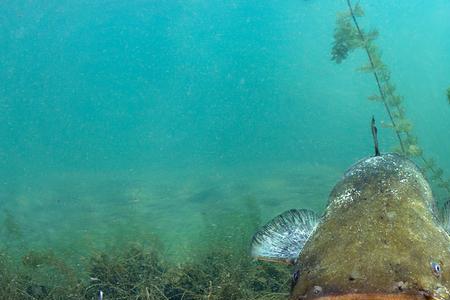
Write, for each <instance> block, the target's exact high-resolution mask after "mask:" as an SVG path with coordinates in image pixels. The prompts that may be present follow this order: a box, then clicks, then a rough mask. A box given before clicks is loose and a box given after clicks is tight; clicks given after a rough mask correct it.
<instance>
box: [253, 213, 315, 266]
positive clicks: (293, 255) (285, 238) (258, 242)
mask: <svg viewBox="0 0 450 300" xmlns="http://www.w3.org/2000/svg"><path fill="white" fill-rule="evenodd" d="M318 223H319V217H318V216H317V214H316V213H315V212H313V211H311V210H307V209H300V210H297V209H291V210H288V211H285V212H284V213H282V214H281V215H278V216H277V217H275V218H274V219H272V220H271V221H270V222H268V223H267V224H266V225H264V226H263V227H262V228H261V229H260V230H259V231H258V232H257V233H255V235H254V236H253V240H252V246H251V254H252V256H253V257H255V258H256V259H260V260H266V261H274V262H281V263H287V264H293V263H294V262H295V261H296V260H297V258H298V255H299V254H300V252H301V250H302V249H303V246H304V245H305V243H306V241H307V240H308V238H309V237H310V235H311V233H312V232H313V231H314V229H315V228H316V226H317V224H318Z"/></svg>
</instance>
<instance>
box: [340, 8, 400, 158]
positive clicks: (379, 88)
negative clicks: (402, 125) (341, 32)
mask: <svg viewBox="0 0 450 300" xmlns="http://www.w3.org/2000/svg"><path fill="white" fill-rule="evenodd" d="M347 5H348V9H349V10H350V14H351V16H352V20H353V23H354V24H355V27H356V30H357V31H358V34H359V36H360V38H361V40H362V41H363V42H364V41H366V38H365V36H364V33H363V32H362V31H361V28H360V27H359V24H358V20H357V19H356V16H355V13H354V12H353V7H352V4H351V2H350V0H347ZM363 45H364V46H363V47H364V50H365V52H366V54H367V57H368V58H369V62H370V65H371V67H372V69H373V72H372V73H373V76H374V77H375V81H376V82H377V87H378V92H379V93H380V97H381V99H382V101H383V104H384V107H385V108H386V111H387V113H388V115H389V119H390V120H391V123H392V125H393V126H394V130H395V134H396V135H397V139H398V141H399V143H400V147H401V149H402V153H405V146H404V145H403V140H402V138H401V136H400V132H399V131H398V130H397V129H396V128H397V126H396V124H395V121H394V118H393V117H392V112H391V109H390V108H389V105H388V104H387V101H386V95H385V94H384V91H383V89H382V88H381V83H380V79H379V78H378V73H377V71H376V69H375V64H374V62H373V58H372V55H371V54H370V51H369V49H368V47H367V44H366V43H363Z"/></svg>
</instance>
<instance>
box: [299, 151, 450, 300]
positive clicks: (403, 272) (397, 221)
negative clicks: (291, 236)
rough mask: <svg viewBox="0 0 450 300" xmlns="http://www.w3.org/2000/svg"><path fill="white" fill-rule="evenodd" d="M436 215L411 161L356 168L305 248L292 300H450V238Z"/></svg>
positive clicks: (391, 157)
mask: <svg viewBox="0 0 450 300" xmlns="http://www.w3.org/2000/svg"><path fill="white" fill-rule="evenodd" d="M436 215H437V214H436V211H435V201H434V199H433V197H432V193H431V189H430V186H429V184H428V183H427V181H426V180H425V178H424V176H423V175H422V173H421V172H420V170H419V169H418V168H417V167H416V165H415V164H414V163H413V162H411V161H410V160H408V159H406V158H404V157H402V156H399V155H397V154H384V155H381V156H375V157H370V158H367V159H364V160H362V161H360V162H358V163H356V164H355V165H354V166H353V167H351V168H350V169H349V170H348V171H347V172H346V173H345V176H344V178H343V179H342V180H341V181H340V182H338V183H337V184H336V186H335V187H334V189H333V191H332V192H331V195H330V198H329V204H328V207H327V210H326V212H325V214H324V216H323V218H322V220H321V223H320V224H319V225H318V226H317V228H316V229H315V231H314V233H313V234H312V235H311V237H310V238H309V239H308V241H307V242H306V244H305V245H304V247H303V250H302V252H301V254H300V256H299V259H298V266H297V268H298V269H299V270H300V271H299V272H300V273H299V276H298V280H297V281H296V282H294V283H293V289H292V292H291V298H290V299H293V300H297V299H342V300H344V299H440V300H443V299H450V296H449V287H450V237H449V235H448V233H447V232H446V231H445V230H444V228H443V227H442V226H441V224H440V223H439V221H438V218H437V217H436ZM437 266H438V267H437Z"/></svg>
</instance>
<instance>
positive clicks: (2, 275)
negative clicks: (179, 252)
mask: <svg viewBox="0 0 450 300" xmlns="http://www.w3.org/2000/svg"><path fill="white" fill-rule="evenodd" d="M243 250H244V249H230V248H228V249H217V248H216V249H211V250H210V251H208V252H207V253H206V254H205V255H204V256H202V257H199V258H197V259H195V260H193V261H190V262H187V263H183V264H179V265H173V264H170V263H168V262H165V261H164V260H163V259H162V257H161V254H162V253H159V252H158V251H157V250H154V249H146V248H144V247H142V245H139V244H135V245H130V247H129V248H124V249H121V250H117V251H113V253H106V252H101V253H97V254H94V255H92V257H91V258H90V259H89V262H88V263H87V265H86V266H84V268H85V270H84V271H83V272H79V271H77V270H76V268H74V267H70V266H68V265H65V264H64V263H63V261H62V259H61V258H58V257H56V256H54V255H52V254H49V253H45V252H42V253H37V252H32V253H30V254H29V255H27V256H26V257H24V258H23V262H24V264H23V265H22V266H21V267H19V268H17V267H13V263H12V261H8V258H7V257H6V256H5V255H3V256H2V257H1V261H0V266H1V270H0V295H1V297H0V299H13V300H14V299H98V295H99V292H100V291H103V293H104V295H105V299H175V300H177V299H185V300H189V299H284V298H285V297H286V296H287V292H288V288H289V284H288V282H287V279H288V278H289V275H288V274H287V272H288V270H287V269H286V268H285V267H283V266H273V265H271V264H266V263H261V262H255V261H252V260H251V259H250V258H249V257H248V256H247V255H243V254H244V252H245V251H243ZM30 269H31V270H30ZM74 274H78V276H73V275H74Z"/></svg>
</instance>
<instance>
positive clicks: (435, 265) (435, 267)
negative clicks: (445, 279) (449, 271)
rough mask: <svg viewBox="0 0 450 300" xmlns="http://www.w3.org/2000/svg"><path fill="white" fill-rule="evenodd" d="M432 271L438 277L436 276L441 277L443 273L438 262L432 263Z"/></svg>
mask: <svg viewBox="0 0 450 300" xmlns="http://www.w3.org/2000/svg"><path fill="white" fill-rule="evenodd" d="M431 270H432V271H433V273H434V275H436V276H440V275H441V272H442V269H441V265H440V264H438V263H437V262H432V263H431Z"/></svg>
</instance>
